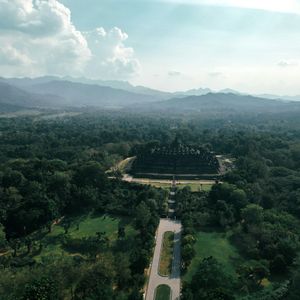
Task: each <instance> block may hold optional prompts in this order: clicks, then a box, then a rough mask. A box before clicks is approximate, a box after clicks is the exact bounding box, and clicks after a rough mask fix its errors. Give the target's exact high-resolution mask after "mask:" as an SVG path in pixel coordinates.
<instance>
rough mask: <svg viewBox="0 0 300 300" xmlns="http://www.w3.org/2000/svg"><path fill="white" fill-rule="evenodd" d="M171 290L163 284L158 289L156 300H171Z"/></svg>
mask: <svg viewBox="0 0 300 300" xmlns="http://www.w3.org/2000/svg"><path fill="white" fill-rule="evenodd" d="M170 297H171V289H170V287H169V286H167V285H165V284H162V285H159V286H158V287H157V289H156V293H155V300H170Z"/></svg>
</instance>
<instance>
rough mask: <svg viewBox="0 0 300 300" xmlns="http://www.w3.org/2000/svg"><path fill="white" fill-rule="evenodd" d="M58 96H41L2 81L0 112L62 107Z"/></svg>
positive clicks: (0, 85)
mask: <svg viewBox="0 0 300 300" xmlns="http://www.w3.org/2000/svg"><path fill="white" fill-rule="evenodd" d="M61 103H62V99H61V98H60V97H59V96H56V95H47V94H44V95H39V94H34V93H30V92H27V91H25V90H23V89H20V88H18V87H15V86H12V85H10V84H7V83H4V82H1V81H0V111H1V112H6V111H16V110H20V109H24V108H34V107H53V106H56V107H58V106H61Z"/></svg>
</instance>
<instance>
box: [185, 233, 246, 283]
mask: <svg viewBox="0 0 300 300" xmlns="http://www.w3.org/2000/svg"><path fill="white" fill-rule="evenodd" d="M195 250H196V255H195V257H194V259H193V260H192V263H191V265H190V266H189V268H188V271H187V273H186V274H185V276H184V278H183V279H184V280H185V281H187V282H190V281H191V279H192V276H193V275H194V274H195V272H196V270H197V266H198V264H199V263H200V262H201V261H202V259H203V258H205V257H209V256H213V257H214V258H216V259H217V260H218V261H219V262H220V263H222V264H223V265H224V268H225V270H226V271H227V273H228V274H231V275H233V276H234V277H235V276H236V272H235V266H236V265H238V264H239V263H240V262H242V261H243V259H242V258H241V256H240V255H239V253H238V251H237V249H236V248H235V247H234V246H233V245H231V244H230V242H229V240H228V236H226V235H225V234H224V233H219V232H198V233H197V234H196V244H195Z"/></svg>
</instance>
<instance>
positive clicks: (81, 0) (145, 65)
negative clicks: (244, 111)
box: [0, 0, 300, 95]
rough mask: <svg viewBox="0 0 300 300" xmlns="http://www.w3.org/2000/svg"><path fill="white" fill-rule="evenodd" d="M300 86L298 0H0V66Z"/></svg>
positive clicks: (182, 83) (160, 84) (281, 90)
mask: <svg viewBox="0 0 300 300" xmlns="http://www.w3.org/2000/svg"><path fill="white" fill-rule="evenodd" d="M40 75H71V76H85V77H89V78H100V79H117V80H129V81H130V82H132V83H133V84H142V85H146V86H150V87H153V88H158V89H162V90H183V89H190V88H199V87H210V88H212V89H222V88H233V89H237V90H240V91H244V92H252V93H276V94H287V95H293V94H300V0H0V76H6V77H9V76H18V77H20V76H31V77H34V76H40Z"/></svg>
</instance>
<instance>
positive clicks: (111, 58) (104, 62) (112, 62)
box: [85, 27, 140, 79]
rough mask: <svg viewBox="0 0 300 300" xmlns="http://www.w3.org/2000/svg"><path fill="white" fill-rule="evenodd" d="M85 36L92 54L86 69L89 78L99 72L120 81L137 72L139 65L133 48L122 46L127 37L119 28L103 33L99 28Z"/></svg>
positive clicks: (102, 29)
mask: <svg viewBox="0 0 300 300" xmlns="http://www.w3.org/2000/svg"><path fill="white" fill-rule="evenodd" d="M85 35H86V37H87V40H88V43H89V46H90V48H91V50H92V53H93V57H92V59H91V61H90V63H89V64H88V67H87V72H88V73H89V75H90V76H93V77H94V76H95V75H96V74H97V73H99V72H100V73H103V74H106V78H115V77H118V78H121V79H122V78H126V77H128V76H131V75H135V74H137V73H138V72H139V69H140V63H139V61H138V60H137V59H136V58H135V55H134V50H133V48H131V47H126V46H125V44H124V42H125V41H126V40H127V38H128V35H127V34H126V33H125V32H123V31H122V30H121V29H120V28H117V27H114V28H112V29H111V30H109V31H105V29H104V28H102V27H101V28H96V29H95V30H93V31H90V32H87V33H86V34H85Z"/></svg>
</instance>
